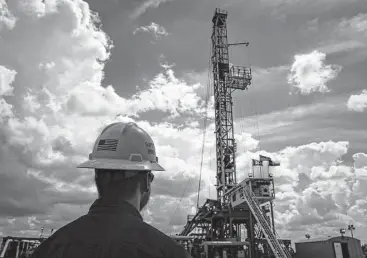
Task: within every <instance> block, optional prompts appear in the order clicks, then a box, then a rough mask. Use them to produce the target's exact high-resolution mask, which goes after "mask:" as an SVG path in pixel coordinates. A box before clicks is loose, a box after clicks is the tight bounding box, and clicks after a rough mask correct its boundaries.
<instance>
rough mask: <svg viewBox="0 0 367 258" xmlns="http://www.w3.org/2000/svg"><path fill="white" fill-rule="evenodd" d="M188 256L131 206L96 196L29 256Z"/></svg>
mask: <svg viewBox="0 0 367 258" xmlns="http://www.w3.org/2000/svg"><path fill="white" fill-rule="evenodd" d="M46 257H47V258H97V257H98V258H124V257H126V258H158V257H160V258H164V257H167V258H168V257H170V258H176V257H177V258H190V255H189V254H188V253H187V252H186V250H185V249H184V248H183V247H181V246H180V245H179V244H177V243H176V242H175V241H174V240H172V239H171V238H170V237H168V236H166V235H165V234H163V233H162V232H160V231H159V230H157V229H155V228H154V227H152V226H150V225H148V224H147V223H145V222H144V221H143V218H142V216H141V215H140V213H139V212H138V211H137V210H136V208H135V207H134V206H132V205H131V204H129V203H127V202H125V203H123V204H122V205H120V206H119V207H117V206H116V205H113V204H112V202H109V201H107V200H103V199H97V200H96V201H95V202H94V203H93V205H92V206H91V207H90V209H89V212H88V214H86V215H84V216H82V217H80V218H79V219H77V220H75V221H73V222H71V223H69V224H67V225H66V226H64V227H62V228H61V229H59V230H58V231H57V232H55V233H54V234H53V235H52V236H50V237H49V238H48V239H46V240H45V241H44V242H42V244H41V245H40V246H39V247H38V248H37V249H36V250H35V252H34V253H33V254H32V256H31V258H46Z"/></svg>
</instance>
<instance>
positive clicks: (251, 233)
mask: <svg viewBox="0 0 367 258" xmlns="http://www.w3.org/2000/svg"><path fill="white" fill-rule="evenodd" d="M254 222H255V221H254V218H253V216H252V214H250V218H249V223H248V225H247V237H248V239H249V241H250V245H249V256H250V258H256V252H255V230H254V228H255V223H254Z"/></svg>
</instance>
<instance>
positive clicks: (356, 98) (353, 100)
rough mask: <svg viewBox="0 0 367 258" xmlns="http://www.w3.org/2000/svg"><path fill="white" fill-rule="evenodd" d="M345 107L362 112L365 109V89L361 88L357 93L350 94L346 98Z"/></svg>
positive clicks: (366, 92) (366, 98) (366, 103)
mask: <svg viewBox="0 0 367 258" xmlns="http://www.w3.org/2000/svg"><path fill="white" fill-rule="evenodd" d="M347 107H348V109H349V110H352V111H356V112H363V111H364V110H365V109H367V90H363V91H362V92H361V93H360V94H357V95H351V96H350V97H349V99H348V103H347Z"/></svg>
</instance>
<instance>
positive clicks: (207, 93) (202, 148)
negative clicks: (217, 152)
mask: <svg viewBox="0 0 367 258" xmlns="http://www.w3.org/2000/svg"><path fill="white" fill-rule="evenodd" d="M211 50H212V49H211V47H210V48H209V64H208V81H207V87H206V96H205V117H204V125H203V126H204V128H203V142H202V146H201V161H200V175H199V186H198V198H197V203H196V208H197V210H198V209H199V202H200V190H201V176H202V172H203V161H204V151H205V136H206V129H207V121H208V105H209V92H210V85H211V83H210V74H211V65H210V64H211V62H210V55H211V52H212V51H211Z"/></svg>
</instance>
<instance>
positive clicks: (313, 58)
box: [288, 50, 341, 95]
mask: <svg viewBox="0 0 367 258" xmlns="http://www.w3.org/2000/svg"><path fill="white" fill-rule="evenodd" d="M325 58H326V54H324V53H322V52H319V51H317V50H314V51H312V52H311V53H307V54H298V55H295V57H294V62H293V64H292V66H291V69H290V73H289V75H288V83H289V84H290V85H292V86H293V87H295V88H297V90H299V92H300V93H301V94H304V95H308V94H310V93H312V92H322V93H325V92H329V91H330V89H329V88H328V86H327V83H328V82H329V81H331V80H333V79H335V78H336V77H337V75H338V74H339V72H340V71H341V66H339V65H327V64H324V61H325Z"/></svg>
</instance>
